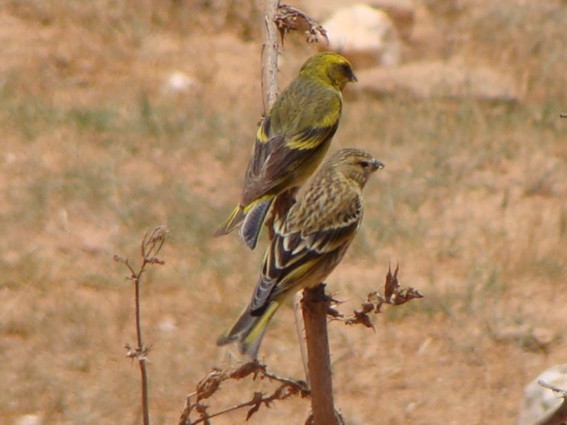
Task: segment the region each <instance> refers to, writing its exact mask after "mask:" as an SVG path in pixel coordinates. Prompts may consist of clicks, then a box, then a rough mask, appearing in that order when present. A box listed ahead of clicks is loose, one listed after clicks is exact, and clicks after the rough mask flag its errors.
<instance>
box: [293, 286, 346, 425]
mask: <svg viewBox="0 0 567 425" xmlns="http://www.w3.org/2000/svg"><path fill="white" fill-rule="evenodd" d="M330 305H331V298H330V297H328V296H327V295H326V294H325V284H324V283H320V284H319V285H317V286H316V287H314V288H312V289H305V290H304V291H303V300H302V308H303V320H304V322H305V335H306V341H307V364H308V368H309V384H310V387H311V410H312V418H313V419H312V422H313V423H314V424H316V425H339V424H340V423H341V422H340V419H339V416H338V415H337V414H336V411H335V405H334V401H333V381H332V378H331V352H330V349H329V339H328V334H327V311H328V310H329V307H330ZM308 423H309V421H308Z"/></svg>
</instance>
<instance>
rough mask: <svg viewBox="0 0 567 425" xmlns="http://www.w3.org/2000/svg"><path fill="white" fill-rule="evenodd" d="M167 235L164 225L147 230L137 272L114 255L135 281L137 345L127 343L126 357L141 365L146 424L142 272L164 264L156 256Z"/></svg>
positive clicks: (147, 408)
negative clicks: (147, 266)
mask: <svg viewBox="0 0 567 425" xmlns="http://www.w3.org/2000/svg"><path fill="white" fill-rule="evenodd" d="M166 235H167V229H166V227H164V226H158V227H155V228H154V229H153V230H152V231H151V232H149V231H146V233H145V234H144V238H143V240H142V245H141V254H142V265H141V266H140V269H139V270H138V271H137V272H136V271H135V270H134V268H133V267H132V266H131V265H130V263H129V262H128V259H125V258H122V257H119V256H118V255H115V256H114V261H117V262H119V263H122V264H124V265H125V266H126V267H127V268H128V270H129V271H130V276H128V279H130V280H132V281H133V282H134V304H135V312H136V339H137V346H136V347H135V348H134V347H132V346H131V345H130V344H125V346H124V347H125V348H126V349H127V350H128V351H127V353H126V357H129V358H131V359H134V358H135V359H137V360H138V364H139V365H140V375H141V379H142V386H141V392H142V394H141V395H142V417H143V422H144V425H149V424H150V407H149V404H150V403H149V397H148V372H147V368H146V362H147V360H148V357H147V356H148V353H149V352H150V351H151V346H145V345H144V340H143V338H142V320H141V317H142V309H141V307H140V298H141V297H140V286H141V279H142V274H143V273H144V272H145V270H146V265H148V264H160V265H162V264H164V262H163V261H161V260H160V259H158V258H156V257H155V256H156V255H157V254H158V253H159V251H160V250H161V248H162V247H163V245H164V243H165V239H166Z"/></svg>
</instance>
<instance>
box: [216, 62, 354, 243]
mask: <svg viewBox="0 0 567 425" xmlns="http://www.w3.org/2000/svg"><path fill="white" fill-rule="evenodd" d="M351 81H356V76H355V75H354V72H353V70H352V67H351V64H350V63H349V61H348V60H347V59H346V58H344V57H343V56H341V55H339V54H337V53H332V52H324V53H319V54H317V55H315V56H312V57H311V58H309V59H308V60H307V61H306V62H305V64H304V65H303V66H302V68H301V70H300V71H299V75H298V76H297V77H296V78H295V79H294V80H293V81H292V82H291V83H290V85H289V86H288V87H287V88H286V89H285V90H284V91H283V92H282V94H281V95H280V96H279V97H278V98H277V100H276V101H275V103H274V105H273V106H272V108H271V109H270V111H269V113H268V114H267V115H266V116H265V117H264V118H263V119H262V121H261V123H260V125H259V127H258V130H257V133H256V141H255V143H254V147H253V149H252V154H251V157H250V161H249V163H248V167H247V169H246V174H245V178H244V187H243V189H242V196H241V198H240V203H239V204H238V205H237V207H236V208H235V209H234V210H233V212H232V214H231V215H230V216H229V218H228V220H227V221H226V222H225V223H224V224H223V225H222V226H221V227H220V228H219V229H218V230H217V231H216V233H215V236H221V235H225V234H228V233H230V232H232V231H233V230H235V229H236V228H238V227H239V226H241V236H242V239H243V240H244V241H245V243H246V244H247V245H248V246H249V247H250V248H251V249H254V248H255V247H256V243H257V241H258V236H259V234H260V231H261V229H262V224H263V223H264V220H265V218H266V214H267V213H268V211H269V209H270V206H271V204H272V202H273V200H274V198H275V197H276V196H277V195H279V194H281V193H282V192H284V191H286V190H287V189H291V188H294V187H297V186H300V185H301V184H302V183H303V182H304V181H305V180H307V178H309V177H310V176H311V174H313V172H314V171H315V169H316V168H317V167H318V166H319V164H320V163H321V160H322V159H323V157H324V156H325V154H326V153H327V150H328V148H329V145H330V143H331V139H332V137H333V135H334V134H335V131H336V130H337V127H338V125H339V119H340V117H341V111H342V104H343V100H342V92H341V91H342V90H343V88H344V87H345V85H346V84H347V83H348V82H351Z"/></svg>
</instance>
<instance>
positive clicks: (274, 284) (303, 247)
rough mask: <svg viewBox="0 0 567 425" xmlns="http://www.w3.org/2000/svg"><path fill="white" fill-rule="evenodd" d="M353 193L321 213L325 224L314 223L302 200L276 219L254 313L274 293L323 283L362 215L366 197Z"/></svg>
mask: <svg viewBox="0 0 567 425" xmlns="http://www.w3.org/2000/svg"><path fill="white" fill-rule="evenodd" d="M350 195H351V196H349V197H348V199H344V200H343V202H341V203H340V205H337V206H336V207H335V208H330V209H326V210H325V211H324V213H323V215H322V216H319V217H318V219H319V220H320V221H319V220H317V222H319V223H325V225H323V226H314V225H310V223H309V221H310V220H308V219H307V220H306V218H308V214H309V208H305V209H301V208H297V207H301V206H302V204H296V205H294V207H292V209H291V210H290V212H289V213H288V215H287V216H286V220H285V222H283V223H275V225H274V238H273V239H272V243H271V245H270V248H269V249H268V251H267V252H266V255H265V257H264V265H263V269H262V276H261V278H260V280H259V281H258V283H257V285H256V289H255V291H254V294H253V297H252V301H251V304H250V308H251V312H252V314H253V315H259V314H261V313H262V312H263V309H264V308H266V306H267V305H268V304H269V301H270V299H271V298H272V297H275V296H276V295H278V294H281V293H283V292H287V291H289V290H291V289H293V288H296V290H299V289H301V288H303V287H305V286H311V285H314V284H316V283H319V282H320V281H322V280H323V279H325V278H326V277H327V276H328V274H329V273H330V272H331V271H332V270H333V269H334V268H335V266H336V265H337V264H338V263H339V261H340V260H341V259H342V257H343V255H344V253H345V251H346V249H347V248H348V246H349V245H350V243H351V241H352V239H353V237H354V234H355V233H356V230H357V229H358V226H359V224H360V221H361V219H362V211H363V206H362V199H361V197H360V196H358V194H357V193H356V192H354V191H353V192H351V193H350Z"/></svg>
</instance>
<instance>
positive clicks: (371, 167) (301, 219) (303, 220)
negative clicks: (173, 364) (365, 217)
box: [217, 149, 384, 358]
mask: <svg viewBox="0 0 567 425" xmlns="http://www.w3.org/2000/svg"><path fill="white" fill-rule="evenodd" d="M383 167H384V165H383V164H382V163H381V162H378V161H377V160H376V159H374V158H373V157H372V155H370V154H368V153H366V152H365V151H362V150H360V149H342V150H340V151H338V152H336V153H334V154H333V155H331V156H330V157H329V158H328V159H327V160H326V161H325V163H324V164H323V166H322V167H321V168H320V169H319V171H318V172H317V173H316V174H315V176H314V177H313V178H312V179H311V180H310V181H309V182H308V183H307V186H306V188H305V190H304V191H303V194H302V195H301V196H300V197H299V199H298V200H297V202H296V203H295V204H293V205H292V206H291V208H289V210H288V211H287V213H286V214H284V215H282V216H281V217H279V216H277V217H276V218H275V221H274V224H273V237H272V239H271V243H270V246H269V247H268V249H267V250H266V253H265V255H264V261H263V265H262V271H261V274H260V278H259V280H258V283H257V284H256V289H255V290H254V293H253V295H252V301H251V302H250V304H249V305H248V306H247V307H246V308H245V309H244V311H243V312H242V314H241V315H240V317H239V318H238V320H237V321H236V323H235V324H234V325H233V326H232V327H231V328H230V329H229V330H228V331H227V332H226V333H225V334H224V335H222V336H221V337H220V338H219V339H218V341H217V344H218V345H224V344H228V343H229V342H231V341H238V344H239V348H240V351H241V352H242V353H245V354H247V355H249V356H251V357H253V358H255V357H256V355H257V353H258V348H259V346H260V342H261V340H262V337H263V335H264V332H265V330H266V326H267V325H268V323H269V322H270V320H271V318H272V317H273V315H274V314H275V312H276V311H277V309H278V308H279V306H280V305H281V304H283V303H284V302H286V301H287V300H288V299H289V298H290V297H291V296H293V294H294V293H295V292H297V291H298V290H300V289H302V288H306V287H312V286H315V285H317V284H318V283H320V282H322V281H323V280H324V279H325V278H326V277H327V276H328V275H329V274H330V273H331V272H332V271H333V270H334V268H335V267H336V266H337V264H339V262H340V261H341V259H342V258H343V256H344V254H345V252H346V250H347V248H348V247H349V245H350V243H351V242H352V240H353V238H354V236H355V234H356V231H357V229H358V227H359V225H360V222H361V220H362V213H363V209H364V202H363V199H362V189H363V187H364V185H365V184H366V182H367V180H368V178H369V176H370V174H372V173H373V172H374V171H376V170H379V169H381V168H383Z"/></svg>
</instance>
